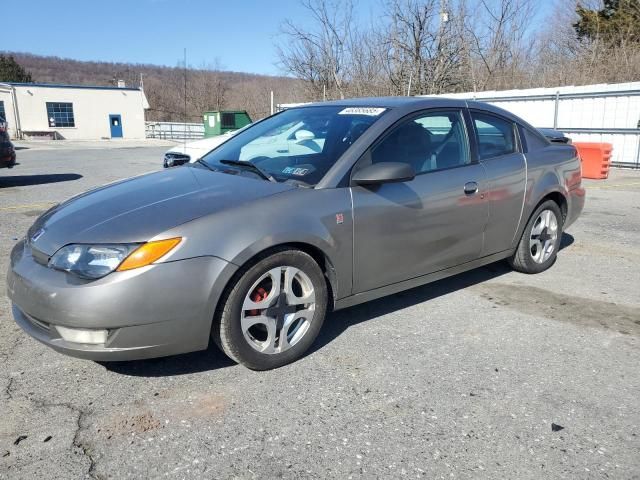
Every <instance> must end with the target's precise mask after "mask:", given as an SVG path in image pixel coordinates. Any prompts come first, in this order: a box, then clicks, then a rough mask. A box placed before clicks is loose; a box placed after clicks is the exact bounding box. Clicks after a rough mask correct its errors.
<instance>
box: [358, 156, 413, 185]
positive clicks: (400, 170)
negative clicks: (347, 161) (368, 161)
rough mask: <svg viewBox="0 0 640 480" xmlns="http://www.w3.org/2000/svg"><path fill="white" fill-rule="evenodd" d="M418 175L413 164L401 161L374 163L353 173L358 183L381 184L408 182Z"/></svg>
mask: <svg viewBox="0 0 640 480" xmlns="http://www.w3.org/2000/svg"><path fill="white" fill-rule="evenodd" d="M415 177H416V172H415V170H414V169H413V167H412V166H411V165H407V164H406V163H401V162H380V163H374V164H372V165H369V166H367V167H364V168H363V169H361V170H358V171H357V172H356V173H355V174H354V175H353V178H352V180H353V182H354V183H355V184H356V185H379V184H382V183H398V182H408V181H409V180H413V179H414V178H415Z"/></svg>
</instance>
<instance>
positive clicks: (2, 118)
mask: <svg viewBox="0 0 640 480" xmlns="http://www.w3.org/2000/svg"><path fill="white" fill-rule="evenodd" d="M6 121H7V115H6V114H5V113H4V102H3V101H2V100H0V122H6Z"/></svg>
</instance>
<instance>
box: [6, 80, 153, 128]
mask: <svg viewBox="0 0 640 480" xmlns="http://www.w3.org/2000/svg"><path fill="white" fill-rule="evenodd" d="M148 108H149V103H148V102H147V99H146V97H145V95H144V91H142V90H141V89H138V88H125V87H122V88H119V87H93V86H80V85H52V84H42V83H0V117H4V118H5V119H6V121H7V123H8V127H9V133H10V135H11V137H12V138H54V139H69V140H98V139H110V138H131V139H143V138H144V137H145V124H144V111H145V109H148Z"/></svg>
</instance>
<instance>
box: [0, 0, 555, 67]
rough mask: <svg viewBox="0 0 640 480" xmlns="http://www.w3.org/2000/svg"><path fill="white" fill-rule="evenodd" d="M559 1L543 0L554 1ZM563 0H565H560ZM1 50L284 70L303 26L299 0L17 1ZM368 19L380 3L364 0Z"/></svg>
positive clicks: (7, 12)
mask: <svg viewBox="0 0 640 480" xmlns="http://www.w3.org/2000/svg"><path fill="white" fill-rule="evenodd" d="M555 1H557V0H543V1H542V2H541V3H544V4H547V5H549V4H553V3H554V2H555ZM560 1H563V0H560ZM3 3H4V5H2V7H1V8H0V9H1V11H2V18H3V19H4V22H3V26H2V30H3V31H2V40H1V42H0V50H7V51H19V52H28V53H34V54H39V55H56V56H59V57H65V58H73V59H77V60H96V61H114V62H133V63H152V64H158V65H169V66H175V65H176V64H177V63H178V62H179V61H181V60H182V55H183V49H184V48H185V47H186V48H187V56H188V59H187V62H188V64H189V65H191V66H194V67H199V66H202V65H206V64H213V63H214V62H215V60H216V59H218V60H219V62H220V64H221V66H222V67H223V68H224V69H226V70H235V71H242V72H253V73H265V74H277V73H281V72H279V70H278V68H277V66H276V62H277V54H276V48H275V46H274V44H275V43H276V42H277V41H278V40H279V38H280V37H279V36H278V33H279V30H280V25H281V24H282V22H283V21H284V20H285V19H287V18H288V19H290V20H292V21H294V22H296V23H300V24H301V25H305V24H307V23H308V21H309V19H308V15H307V14H306V11H305V9H304V8H302V7H301V5H300V2H299V0H227V1H222V0H128V1H127V0H107V1H98V0H29V1H27V0H22V1H21V0H12V1H8V2H6V3H5V2H3ZM358 5H359V7H360V12H361V13H360V15H359V17H360V18H359V20H360V21H368V19H370V18H371V16H372V15H373V16H374V17H375V16H376V15H377V14H379V12H380V10H381V8H380V5H381V2H380V0H359V2H358Z"/></svg>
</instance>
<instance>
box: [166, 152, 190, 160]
mask: <svg viewBox="0 0 640 480" xmlns="http://www.w3.org/2000/svg"><path fill="white" fill-rule="evenodd" d="M164 159H165V161H171V162H173V161H175V160H178V161H182V162H188V161H189V160H191V156H190V155H186V154H184V153H165V154H164Z"/></svg>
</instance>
